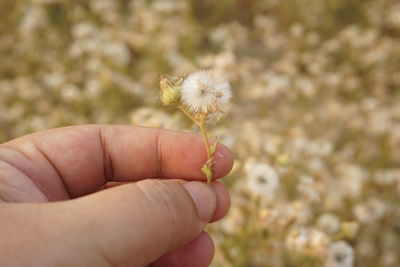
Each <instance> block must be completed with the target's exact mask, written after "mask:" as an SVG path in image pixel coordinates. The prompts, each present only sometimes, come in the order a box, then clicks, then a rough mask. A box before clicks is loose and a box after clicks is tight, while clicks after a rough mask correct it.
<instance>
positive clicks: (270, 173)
mask: <svg viewBox="0 0 400 267" xmlns="http://www.w3.org/2000/svg"><path fill="white" fill-rule="evenodd" d="M246 173H247V187H248V189H249V190H250V192H252V193H253V194H255V195H259V196H262V197H263V199H266V200H272V199H273V198H274V196H275V194H276V193H277V191H278V189H279V178H278V174H277V173H276V171H275V170H274V169H273V168H272V167H271V166H269V165H267V164H265V163H250V164H247V166H246Z"/></svg>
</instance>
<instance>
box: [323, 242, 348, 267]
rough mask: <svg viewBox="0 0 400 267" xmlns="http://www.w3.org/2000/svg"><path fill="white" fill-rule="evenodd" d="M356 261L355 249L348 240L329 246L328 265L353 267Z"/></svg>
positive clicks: (331, 266) (330, 266)
mask: <svg viewBox="0 0 400 267" xmlns="http://www.w3.org/2000/svg"><path fill="white" fill-rule="evenodd" d="M353 262H354V250H353V248H352V247H350V246H349V245H348V244H347V243H346V242H343V241H338V242H335V243H333V244H332V245H331V246H330V248H329V255H328V260H327V262H326V265H325V266H326V267H352V266H353Z"/></svg>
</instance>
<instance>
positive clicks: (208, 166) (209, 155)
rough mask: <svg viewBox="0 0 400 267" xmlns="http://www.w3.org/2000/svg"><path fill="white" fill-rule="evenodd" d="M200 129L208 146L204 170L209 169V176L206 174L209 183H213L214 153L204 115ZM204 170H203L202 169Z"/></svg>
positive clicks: (199, 124)
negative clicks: (212, 166)
mask: <svg viewBox="0 0 400 267" xmlns="http://www.w3.org/2000/svg"><path fill="white" fill-rule="evenodd" d="M197 125H198V126H199V127H200V131H201V134H202V135H203V140H204V145H205V146H206V151H207V161H206V164H204V166H203V168H206V169H208V172H209V175H207V174H206V173H205V174H206V177H207V183H208V184H209V183H211V180H212V170H211V165H212V152H211V149H210V143H209V142H208V135H207V129H206V123H205V116H204V115H203V116H202V117H201V119H200V122H199V123H198V124H197ZM202 170H203V169H202Z"/></svg>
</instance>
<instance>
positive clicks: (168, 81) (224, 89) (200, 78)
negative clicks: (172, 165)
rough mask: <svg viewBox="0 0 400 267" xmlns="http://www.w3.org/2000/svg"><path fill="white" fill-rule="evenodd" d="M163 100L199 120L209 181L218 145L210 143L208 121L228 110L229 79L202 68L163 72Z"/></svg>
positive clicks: (208, 180) (206, 173)
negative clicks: (190, 71)
mask: <svg viewBox="0 0 400 267" xmlns="http://www.w3.org/2000/svg"><path fill="white" fill-rule="evenodd" d="M160 87H161V101H162V103H163V104H164V105H167V106H175V107H178V108H179V109H181V110H182V112H183V113H184V114H185V115H186V116H188V117H189V118H190V119H191V120H192V121H193V122H195V123H196V124H197V125H198V126H199V128H200V130H201V133H202V135H203V138H204V144H205V147H206V151H207V161H206V163H205V164H204V165H203V167H202V168H201V171H202V173H203V174H204V175H205V176H206V178H207V182H208V183H210V182H211V179H212V164H213V162H212V160H213V156H212V155H213V153H214V151H215V149H216V144H217V143H214V144H213V145H210V144H209V141H208V135H207V130H206V124H213V123H216V122H217V121H219V120H220V119H221V118H222V116H223V115H225V113H226V109H227V105H228V103H229V100H230V98H231V97H232V93H231V90H230V86H229V83H228V82H227V81H217V80H216V79H215V78H214V77H213V75H212V73H211V71H209V70H202V71H198V72H195V73H193V74H191V75H189V76H188V77H186V78H185V77H184V76H176V77H172V76H168V75H162V76H161V79H160Z"/></svg>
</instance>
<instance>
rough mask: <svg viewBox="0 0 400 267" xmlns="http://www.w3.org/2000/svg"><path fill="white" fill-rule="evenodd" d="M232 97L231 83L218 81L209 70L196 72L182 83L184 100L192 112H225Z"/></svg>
mask: <svg viewBox="0 0 400 267" xmlns="http://www.w3.org/2000/svg"><path fill="white" fill-rule="evenodd" d="M231 97H232V93H231V89H230V86H229V83H228V82H227V81H216V80H215V78H214V77H213V75H212V73H211V71H209V70H203V71H199V72H195V73H193V74H191V75H189V76H188V77H187V78H186V79H185V80H184V81H183V83H182V102H183V104H184V105H185V106H187V107H188V109H189V110H190V112H192V113H204V114H210V113H217V112H221V111H222V112H223V111H225V109H226V107H227V104H228V103H229V99H230V98H231ZM221 114H222V113H221Z"/></svg>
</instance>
